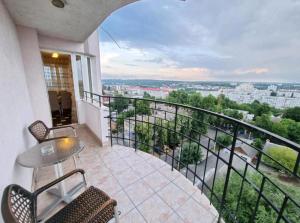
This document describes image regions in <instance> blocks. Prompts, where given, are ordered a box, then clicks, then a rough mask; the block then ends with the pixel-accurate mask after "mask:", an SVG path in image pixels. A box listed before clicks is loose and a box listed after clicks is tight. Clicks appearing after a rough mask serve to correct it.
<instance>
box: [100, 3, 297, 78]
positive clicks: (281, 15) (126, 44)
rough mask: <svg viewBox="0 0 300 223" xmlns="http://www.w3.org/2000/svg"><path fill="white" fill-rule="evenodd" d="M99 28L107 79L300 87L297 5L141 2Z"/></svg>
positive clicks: (120, 10)
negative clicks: (221, 82) (288, 83)
mask: <svg viewBox="0 0 300 223" xmlns="http://www.w3.org/2000/svg"><path fill="white" fill-rule="evenodd" d="M101 27H103V29H104V30H107V31H108V32H109V33H110V34H111V35H112V36H113V37H114V39H115V40H116V41H117V43H118V45H120V47H121V48H119V47H118V46H117V45H116V44H115V43H114V42H113V41H112V40H111V38H109V37H108V35H107V34H106V33H105V32H104V31H103V30H101V29H100V28H99V32H100V51H101V65H102V75H103V78H122V79H167V80H203V81H208V80H211V81H272V82H275V81H280V82H300V28H299V27H300V0H284V1H282V0H251V1H248V0H244V1H242V0H230V1H228V0H186V1H180V0H141V1H138V2H136V3H133V4H130V5H128V6H126V7H123V8H121V9H119V10H117V11H116V12H114V13H113V14H112V15H111V16H109V17H108V18H107V19H106V20H105V21H104V23H103V24H102V25H101Z"/></svg>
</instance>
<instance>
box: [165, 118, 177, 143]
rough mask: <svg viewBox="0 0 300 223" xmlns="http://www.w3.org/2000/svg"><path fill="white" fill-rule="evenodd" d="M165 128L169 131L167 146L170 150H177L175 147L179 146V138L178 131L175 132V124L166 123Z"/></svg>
mask: <svg viewBox="0 0 300 223" xmlns="http://www.w3.org/2000/svg"><path fill="white" fill-rule="evenodd" d="M165 128H166V129H167V141H166V145H167V146H168V147H169V148H170V149H175V147H176V146H177V145H178V144H179V138H178V133H177V130H175V129H174V128H175V123H174V122H171V121H167V122H166V123H165Z"/></svg>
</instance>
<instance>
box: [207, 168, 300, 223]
mask: <svg viewBox="0 0 300 223" xmlns="http://www.w3.org/2000/svg"><path fill="white" fill-rule="evenodd" d="M246 178H247V179H248V180H249V181H250V182H251V184H250V183H249V182H247V181H245V183H244V186H243V190H242V191H241V190H240V189H241V185H242V178H241V177H240V175H239V174H238V173H235V172H234V171H232V173H231V174H230V178H229V185H228V187H227V195H226V203H225V206H226V212H225V213H224V220H225V222H226V223H233V222H240V223H248V222H249V221H250V220H251V219H252V217H253V207H255V205H256V202H257V197H258V192H257V191H256V190H255V189H254V186H253V185H256V186H258V185H261V183H262V177H261V175H260V174H256V173H252V172H249V173H248V174H247V176H246ZM272 181H273V182H274V184H271V183H266V184H265V186H264V188H263V194H264V197H266V198H267V199H269V200H270V201H271V203H272V205H274V206H275V207H281V205H282V202H283V199H284V195H283V194H282V193H281V192H279V190H278V189H277V188H278V187H280V188H282V190H283V191H285V192H287V194H292V195H293V196H294V197H295V200H299V198H300V191H299V188H297V187H296V186H294V187H292V185H286V183H281V182H280V181H279V180H277V179H273V180H272ZM224 182H225V179H224V178H223V177H220V178H217V180H216V182H215V187H214V193H215V194H216V195H217V196H218V197H219V198H221V197H222V194H223V191H224ZM275 185H278V187H276V186H275ZM240 191H241V197H240V205H239V210H238V212H235V211H236V207H237V201H238V197H239V193H240ZM212 203H213V205H214V206H215V207H216V208H217V209H218V210H220V202H219V201H218V200H217V199H215V198H214V197H213V200H212ZM284 210H285V211H284V216H285V217H286V218H287V219H289V221H290V222H300V215H299V214H298V213H299V209H298V207H297V206H296V205H294V204H293V203H292V202H287V204H286V206H285V209H284ZM229 213H235V217H236V218H234V219H233V216H232V215H229ZM277 217H278V214H276V212H275V211H274V209H273V208H272V207H271V206H270V204H269V203H267V202H266V201H265V200H264V199H261V201H260V202H259V206H258V209H257V213H256V215H255V219H253V222H260V223H273V222H276V220H277Z"/></svg>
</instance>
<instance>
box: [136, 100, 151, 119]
mask: <svg viewBox="0 0 300 223" xmlns="http://www.w3.org/2000/svg"><path fill="white" fill-rule="evenodd" d="M136 113H137V114H138V115H151V109H150V101H145V100H138V99H137V102H136Z"/></svg>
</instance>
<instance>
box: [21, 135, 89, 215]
mask: <svg viewBox="0 0 300 223" xmlns="http://www.w3.org/2000/svg"><path fill="white" fill-rule="evenodd" d="M83 149H84V144H83V143H82V142H81V141H80V140H79V139H78V138H77V137H65V138H60V139H55V140H51V141H47V142H43V143H41V144H37V145H35V146H33V147H32V148H30V149H28V150H26V151H25V152H23V153H21V154H19V155H18V157H17V163H19V164H20V165H21V166H24V167H28V168H34V169H35V170H37V169H38V168H41V167H47V166H54V169H55V174H56V177H57V178H59V177H61V176H63V175H64V173H63V167H62V162H63V161H65V160H67V159H69V158H71V157H74V156H76V155H77V154H78V153H80V152H81V151H82V150H83ZM74 160H75V159H74ZM84 186H85V182H81V183H79V184H77V185H75V186H74V187H73V188H72V189H71V190H69V191H66V189H65V185H64V183H63V181H62V182H61V183H59V184H58V187H57V188H52V189H50V190H48V192H49V193H50V194H52V195H54V196H56V197H57V199H56V200H55V201H54V202H53V203H52V204H51V205H50V206H49V207H47V208H46V209H45V210H44V211H43V212H42V213H41V214H40V215H39V216H38V219H40V220H42V219H45V217H47V215H48V214H49V213H50V212H51V211H52V210H53V209H54V208H55V207H57V206H58V205H59V204H60V203H61V202H65V203H70V202H71V201H72V200H73V198H72V196H73V195H74V194H76V193H77V192H78V191H79V190H80V189H81V188H82V187H84Z"/></svg>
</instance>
